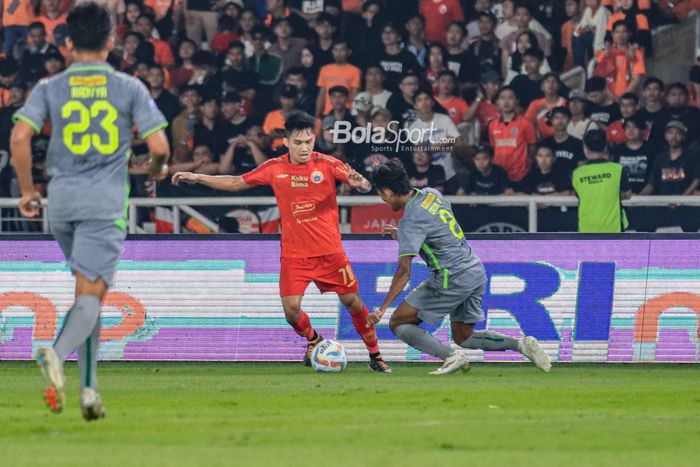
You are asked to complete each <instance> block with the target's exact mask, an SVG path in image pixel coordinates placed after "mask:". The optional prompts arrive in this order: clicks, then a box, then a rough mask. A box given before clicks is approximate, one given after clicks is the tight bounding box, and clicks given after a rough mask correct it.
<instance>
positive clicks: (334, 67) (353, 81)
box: [316, 40, 361, 117]
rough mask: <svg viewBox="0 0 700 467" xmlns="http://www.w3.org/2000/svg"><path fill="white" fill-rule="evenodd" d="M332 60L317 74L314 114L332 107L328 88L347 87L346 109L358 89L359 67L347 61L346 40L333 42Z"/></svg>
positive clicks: (324, 113)
mask: <svg viewBox="0 0 700 467" xmlns="http://www.w3.org/2000/svg"><path fill="white" fill-rule="evenodd" d="M332 50H333V60H334V61H335V63H333V64H331V65H325V66H323V67H322V68H321V71H320V73H319V75H318V83H317V84H318V87H319V92H318V99H317V101H316V115H317V116H319V117H320V116H321V115H326V114H327V113H328V112H330V111H331V109H332V107H333V106H332V104H331V101H330V99H329V94H328V93H329V90H330V89H331V88H332V87H334V86H343V87H345V88H347V89H348V91H349V93H350V95H349V98H348V101H347V107H348V109H349V108H351V107H352V101H353V100H354V99H355V93H357V91H358V90H359V89H360V84H361V83H360V81H361V79H360V77H361V75H360V73H361V72H360V69H359V68H357V67H356V66H355V65H351V64H349V63H348V57H349V56H350V46H349V45H348V42H347V41H346V40H339V41H336V42H335V43H334V44H333V48H332Z"/></svg>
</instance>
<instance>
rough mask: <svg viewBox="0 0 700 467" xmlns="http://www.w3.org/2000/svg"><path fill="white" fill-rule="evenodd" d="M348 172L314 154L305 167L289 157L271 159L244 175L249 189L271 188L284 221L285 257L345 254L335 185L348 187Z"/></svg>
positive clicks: (283, 242) (331, 159)
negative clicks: (291, 160) (338, 183)
mask: <svg viewBox="0 0 700 467" xmlns="http://www.w3.org/2000/svg"><path fill="white" fill-rule="evenodd" d="M348 173H349V169H348V167H347V165H345V164H344V163H342V162H341V161H339V160H338V159H336V158H334V157H331V156H327V155H325V154H321V153H318V152H313V153H311V159H310V160H309V162H307V163H305V164H292V163H291V162H290V160H289V154H284V155H283V156H280V157H275V158H274V159H270V160H268V161H267V162H265V163H264V164H262V165H260V166H258V168H256V169H255V170H252V171H251V172H248V173H246V174H244V175H243V180H244V181H245V182H246V183H247V184H248V185H250V186H261V185H268V186H270V187H272V190H273V191H274V192H275V198H277V206H278V207H279V210H280V219H281V220H282V256H283V257H285V258H312V257H316V256H325V255H330V254H334V253H342V252H343V245H342V243H341V242H340V226H339V218H338V202H337V200H336V187H335V184H336V182H338V181H339V182H342V183H347V181H348Z"/></svg>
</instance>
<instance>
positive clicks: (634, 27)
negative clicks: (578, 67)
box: [607, 0, 651, 56]
mask: <svg viewBox="0 0 700 467" xmlns="http://www.w3.org/2000/svg"><path fill="white" fill-rule="evenodd" d="M635 1H636V0H619V2H620V9H619V10H618V11H617V12H616V13H613V14H612V15H610V18H608V26H607V31H608V34H610V38H611V37H612V34H613V30H614V29H615V24H616V23H617V22H618V21H624V22H625V23H626V24H627V28H628V30H629V33H630V41H631V42H634V43H635V44H638V45H639V46H640V47H641V48H642V49H643V50H644V52H645V54H646V55H647V56H651V30H650V28H649V20H648V19H647V17H646V16H645V15H643V14H642V13H640V12H639V9H638V8H637V5H636V4H635ZM611 40H612V39H611Z"/></svg>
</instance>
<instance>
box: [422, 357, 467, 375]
mask: <svg viewBox="0 0 700 467" xmlns="http://www.w3.org/2000/svg"><path fill="white" fill-rule="evenodd" d="M459 370H462V371H463V372H465V373H466V372H467V371H469V360H467V357H466V355H464V354H463V353H462V352H455V353H453V354H452V355H450V356H449V357H447V358H446V359H445V363H443V365H442V366H441V367H440V368H438V369H437V370H435V371H431V372H430V374H431V375H449V374H450V373H454V372H456V371H459Z"/></svg>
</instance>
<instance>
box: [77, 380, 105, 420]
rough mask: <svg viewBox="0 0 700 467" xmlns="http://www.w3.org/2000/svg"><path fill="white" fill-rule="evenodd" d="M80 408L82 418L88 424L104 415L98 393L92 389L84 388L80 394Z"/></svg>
mask: <svg viewBox="0 0 700 467" xmlns="http://www.w3.org/2000/svg"><path fill="white" fill-rule="evenodd" d="M80 408H81V409H82V411H83V418H84V419H85V420H86V421H88V422H91V421H93V420H99V419H100V418H104V416H105V415H106V413H105V408H104V406H103V405H102V398H101V397H100V393H98V392H97V391H95V390H94V389H92V388H85V389H83V390H82V391H81V392H80Z"/></svg>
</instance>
